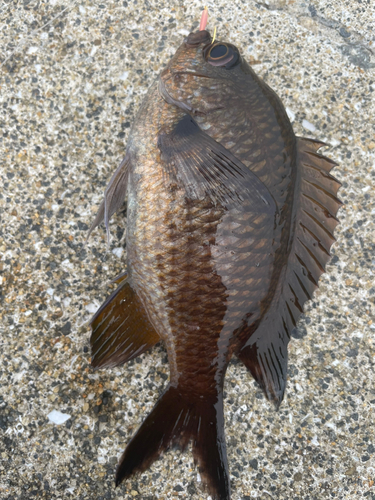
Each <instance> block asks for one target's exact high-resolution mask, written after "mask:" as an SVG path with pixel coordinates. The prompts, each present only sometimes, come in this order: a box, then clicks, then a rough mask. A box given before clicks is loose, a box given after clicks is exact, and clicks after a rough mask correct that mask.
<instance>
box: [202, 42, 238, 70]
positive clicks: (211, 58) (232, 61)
mask: <svg viewBox="0 0 375 500" xmlns="http://www.w3.org/2000/svg"><path fill="white" fill-rule="evenodd" d="M203 55H204V57H205V59H206V61H207V62H208V63H209V64H211V65H212V66H221V67H224V68H225V69H231V68H234V66H237V64H238V63H239V62H240V60H241V58H240V54H239V53H238V50H237V49H236V47H234V45H231V44H227V43H222V42H217V43H215V44H210V45H208V46H206V47H205V48H204V50H203Z"/></svg>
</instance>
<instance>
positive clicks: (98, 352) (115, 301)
mask: <svg viewBox="0 0 375 500" xmlns="http://www.w3.org/2000/svg"><path fill="white" fill-rule="evenodd" d="M121 278H122V281H121V283H120V286H119V287H118V288H117V289H116V290H115V291H114V292H113V293H112V294H111V295H110V296H109V297H108V299H107V300H106V301H105V302H104V303H103V305H102V306H101V307H100V309H99V310H98V311H97V313H96V314H95V316H94V317H93V319H92V321H91V329H92V334H91V338H90V344H91V354H92V357H91V365H92V366H93V367H95V368H104V367H113V366H118V365H121V364H123V363H126V362H127V361H129V360H131V359H133V358H135V357H136V356H139V355H140V354H142V353H143V352H145V351H146V350H148V349H149V348H151V347H152V346H153V345H155V344H156V343H157V342H158V341H159V340H160V339H159V336H158V334H157V333H156V331H155V329H154V327H153V326H152V325H151V323H150V321H149V319H148V316H147V313H146V311H145V310H144V307H143V304H142V303H141V301H140V300H139V298H138V296H137V294H136V293H135V292H134V290H133V289H132V288H131V286H130V285H129V283H128V282H126V281H125V279H124V278H123V277H122V276H121ZM119 281H120V280H119Z"/></svg>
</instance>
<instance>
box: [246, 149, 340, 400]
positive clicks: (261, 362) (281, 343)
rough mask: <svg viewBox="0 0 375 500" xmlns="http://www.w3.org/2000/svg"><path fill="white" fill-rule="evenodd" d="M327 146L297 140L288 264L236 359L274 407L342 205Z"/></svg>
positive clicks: (327, 258)
mask: <svg viewBox="0 0 375 500" xmlns="http://www.w3.org/2000/svg"><path fill="white" fill-rule="evenodd" d="M323 145H324V143H321V142H319V141H313V140H309V139H297V147H298V157H297V165H298V178H299V185H300V193H299V195H298V196H296V198H295V208H294V214H295V219H296V226H295V229H294V237H293V242H292V246H291V249H290V252H289V258H288V261H287V264H286V266H285V268H284V269H283V271H282V273H281V275H280V278H279V282H278V285H277V289H276V292H275V295H274V298H273V300H272V303H271V305H270V306H269V307H268V309H267V312H266V313H265V315H264V316H263V318H262V320H261V322H260V325H259V327H258V328H257V330H256V331H255V333H254V334H253V335H252V336H251V337H250V338H249V340H248V341H247V343H246V344H245V346H244V347H243V348H242V350H241V351H240V352H239V353H238V357H239V358H240V359H241V361H243V363H244V364H245V365H246V366H247V368H248V369H249V370H250V371H251V373H252V375H253V376H254V378H255V379H256V380H257V381H258V383H259V384H260V386H261V387H262V389H263V391H264V392H265V394H266V396H267V398H268V399H269V400H271V401H273V402H274V403H275V404H276V406H279V404H280V403H281V401H282V398H283V395H284V391H285V384H286V376H287V364H288V343H289V340H290V335H291V332H292V330H293V328H295V326H296V324H297V321H298V318H299V317H300V315H301V313H302V311H303V305H304V303H305V302H306V301H307V300H309V299H311V297H312V294H313V292H314V290H315V289H316V287H317V286H318V280H319V277H320V276H321V274H322V273H323V272H324V269H325V266H326V264H327V262H328V260H329V258H330V253H329V252H330V248H331V246H332V244H333V242H334V241H335V238H334V236H333V231H334V229H335V227H336V225H337V224H338V220H337V218H336V214H337V211H338V209H339V208H340V206H341V205H342V203H341V202H340V201H339V200H338V199H337V198H336V194H337V191H338V189H339V187H340V183H339V182H338V181H337V180H336V179H335V178H334V177H332V176H331V175H330V174H329V172H330V170H331V169H332V168H333V167H334V166H335V165H337V164H336V163H335V162H333V161H332V160H330V159H329V158H326V157H325V156H322V155H320V154H319V153H317V150H318V149H319V148H320V147H321V146H323ZM297 185H298V183H297Z"/></svg>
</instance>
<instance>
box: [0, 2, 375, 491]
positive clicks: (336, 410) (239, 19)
mask: <svg viewBox="0 0 375 500" xmlns="http://www.w3.org/2000/svg"><path fill="white" fill-rule="evenodd" d="M207 5H208V7H209V11H210V19H209V26H208V28H209V29H210V30H211V31H212V30H213V28H214V27H215V26H217V29H218V36H219V37H220V38H221V39H223V40H229V41H230V42H232V43H234V44H235V45H237V46H238V47H239V48H240V50H241V52H242V53H243V54H244V56H245V58H246V59H247V60H248V61H249V62H250V63H251V64H252V65H253V67H254V69H255V70H256V72H257V73H258V74H259V75H260V76H262V77H263V78H264V79H265V80H266V81H267V83H268V84H269V85H271V87H272V88H273V89H275V91H276V92H277V93H278V95H279V96H280V97H281V99H282V100H283V102H284V104H285V106H286V108H287V111H288V114H289V116H290V118H291V120H292V121H293V126H294V128H295V131H296V133H297V134H298V135H302V136H307V137H313V138H316V139H319V140H322V141H325V142H326V143H327V144H328V146H327V147H326V148H325V149H324V150H322V151H324V154H326V155H327V156H329V157H330V158H332V159H333V160H335V161H337V163H338V164H339V166H338V167H336V168H335V169H334V171H333V174H334V175H335V176H336V177H337V178H338V179H339V180H340V181H341V182H342V188H341V189H340V192H339V196H340V198H341V200H342V201H343V202H344V203H345V206H344V207H343V208H342V209H341V210H340V212H339V219H340V222H341V224H340V226H339V227H338V229H337V231H336V233H335V234H336V238H337V242H336V243H335V245H334V247H333V250H332V255H333V257H332V260H331V261H330V264H329V265H328V266H327V273H326V274H325V275H324V276H323V277H322V278H321V280H320V288H319V290H318V291H317V292H316V293H315V294H314V298H313V300H312V301H310V302H309V303H308V304H307V307H306V308H305V314H304V315H303V317H302V319H301V321H300V322H299V324H298V328H297V329H296V330H295V331H294V333H293V337H294V338H293V339H292V342H291V343H290V349H289V354H290V365H289V379H288V386H287V392H286V397H285V400H284V402H283V403H282V405H281V408H280V410H279V411H278V412H276V411H275V410H274V409H273V408H272V407H271V406H270V404H269V403H268V402H267V401H266V400H265V398H264V397H263V395H262V393H261V391H260V390H259V388H257V387H256V385H255V383H254V382H253V381H252V379H251V377H250V376H249V374H248V373H247V372H246V370H245V369H244V367H243V366H241V364H240V363H239V362H238V361H233V362H232V363H231V364H230V366H229V369H228V373H227V377H226V383H225V424H226V433H227V444H228V459H229V465H230V472H231V482H232V498H233V500H240V499H241V500H249V499H262V500H266V499H267V500H269V499H274V500H276V499H278V500H284V499H285V500H286V499H288V500H313V499H314V500H323V499H324V500H325V499H331V498H334V499H347V500H349V499H350V500H359V499H362V498H366V499H367V500H371V499H375V486H374V481H375V432H374V410H375V374H374V361H375V342H374V337H375V317H374V311H375V280H374V272H375V224H374V217H375V201H374V187H375V125H374V116H375V92H374V89H375V56H374V50H375V47H374V41H375V37H374V33H375V13H374V5H373V2H372V0H336V1H335V2H330V1H328V0H310V1H309V0H306V1H299V0H295V1H292V0H264V1H259V2H255V1H253V0H246V1H245V0H244V1H240V0H236V1H234V2H223V1H222V0H216V1H215V2H213V1H209V2H208V3H207ZM202 8H203V4H201V3H199V2H197V1H192V2H182V1H177V0H169V1H168V2H166V1H157V0H144V1H141V0H138V1H137V0H134V1H130V0H129V1H119V0H116V1H115V0H108V1H103V2H102V3H100V2H99V1H93V0H92V1H89V0H80V1H60V0H50V1H46V0H44V1H43V0H24V1H22V2H21V1H14V2H10V1H8V2H3V3H2V4H1V5H0V64H1V68H0V124H1V128H0V149H1V171H0V175H1V189H0V206H1V212H0V217H1V224H0V252H1V261H0V276H1V277H0V280H1V301H2V302H1V309H0V335H1V336H0V497H1V498H4V499H7V500H15V499H17V500H18V499H22V500H23V499H31V498H40V499H56V500H57V499H69V498H72V499H73V498H74V499H79V500H83V499H94V500H96V499H98V500H102V499H126V500H127V499H130V498H140V499H145V500H146V499H149V500H151V499H156V498H159V499H164V498H170V499H179V498H181V499H182V498H188V499H192V500H198V499H203V498H207V495H206V494H205V493H204V492H203V491H202V489H201V487H200V481H199V475H198V473H197V470H196V468H195V466H194V463H193V460H192V456H191V453H189V451H187V452H185V453H184V454H181V453H180V452H178V451H174V450H172V451H169V452H168V453H166V454H165V455H164V457H163V458H162V459H161V460H159V461H157V462H156V463H155V464H154V465H153V466H152V467H151V468H150V469H149V470H148V471H147V472H146V473H144V474H142V475H139V476H136V477H134V478H132V479H130V480H128V481H127V482H126V483H125V484H123V485H121V486H120V487H119V488H117V489H115V487H114V470H115V467H116V464H117V461H118V458H119V456H120V455H121V453H122V451H123V449H124V447H125V445H126V443H127V442H128V441H129V439H130V437H131V435H132V434H133V433H134V432H135V430H136V429H137V427H138V426H139V425H140V423H141V422H142V420H143V418H144V416H145V415H146V414H147V413H148V412H149V411H150V410H151V408H152V407H153V404H154V402H155V401H156V399H157V397H158V395H159V394H160V393H161V391H162V389H163V387H165V385H166V384H167V380H168V374H169V371H168V364H167V357H166V352H165V349H164V348H163V347H162V346H158V347H156V348H155V349H154V350H153V351H152V352H151V353H147V354H145V355H142V356H141V357H139V358H138V359H136V360H134V361H131V362H130V363H128V364H127V365H126V366H124V367H121V368H117V369H112V370H107V371H97V372H94V371H93V370H92V369H91V367H90V352H89V349H88V345H89V325H88V323H89V320H90V318H91V316H92V314H93V313H94V312H95V311H96V309H97V308H98V306H99V305H100V304H101V302H102V301H103V300H104V298H105V297H106V296H107V295H108V294H109V292H110V290H112V289H113V286H114V285H111V284H110V280H111V279H112V278H113V277H114V276H116V275H117V274H119V273H120V272H121V271H123V270H124V262H125V253H126V249H124V231H125V227H126V214H125V212H124V211H122V212H120V213H119V214H118V215H117V216H116V217H114V218H113V220H112V222H111V234H112V240H111V244H110V247H109V248H107V245H106V241H105V231H104V230H103V228H102V227H101V228H99V229H97V230H96V231H95V232H94V234H93V236H92V238H91V239H90V241H89V242H88V243H87V244H85V239H86V235H87V229H88V227H89V225H90V224H91V221H92V219H93V216H94V214H95V212H96V210H97V208H98V205H99V203H100V201H101V198H102V193H103V191H104V189H105V185H106V183H107V182H108V179H109V178H110V176H111V173H112V172H113V171H114V169H115V168H116V167H117V165H118V163H119V162H120V161H121V159H122V158H123V156H124V150H125V145H126V141H127V136H128V133H129V127H130V125H131V123H132V121H133V119H134V115H135V113H136V111H137V109H138V107H139V104H140V102H141V100H142V98H143V96H144V94H145V92H146V90H147V88H148V87H149V85H150V84H151V82H152V81H153V80H154V78H155V77H156V76H157V74H158V73H159V72H160V71H161V69H162V68H163V67H164V66H165V64H166V63H167V61H168V60H169V58H170V57H171V56H172V55H173V53H174V51H175V50H176V49H177V47H178V46H179V44H180V43H181V42H182V40H183V38H184V36H186V34H187V33H188V32H189V31H190V30H191V28H192V27H194V28H196V27H197V25H198V22H199V17H200V12H201V10H202Z"/></svg>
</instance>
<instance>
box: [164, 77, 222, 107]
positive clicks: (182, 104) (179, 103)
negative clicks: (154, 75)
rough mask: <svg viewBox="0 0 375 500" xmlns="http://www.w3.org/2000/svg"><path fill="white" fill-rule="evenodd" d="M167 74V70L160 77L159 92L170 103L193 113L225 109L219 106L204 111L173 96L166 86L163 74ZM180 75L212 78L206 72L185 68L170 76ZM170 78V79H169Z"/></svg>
mask: <svg viewBox="0 0 375 500" xmlns="http://www.w3.org/2000/svg"><path fill="white" fill-rule="evenodd" d="M164 75H165V72H163V73H162V74H161V75H160V77H159V86H158V89H159V94H160V95H161V96H162V98H163V99H164V100H165V102H167V103H168V104H173V105H174V106H177V107H178V108H180V109H182V110H184V111H187V112H188V113H190V114H192V115H195V116H196V115H207V114H208V113H211V112H212V111H217V110H219V109H223V106H217V107H216V108H213V109H210V110H208V111H202V110H200V109H197V108H194V107H193V106H190V105H189V104H187V103H186V102H184V101H180V100H178V99H175V98H174V97H172V96H171V94H170V93H169V92H168V90H167V88H166V86H165V81H164V78H163V76H164ZM180 75H193V76H197V77H199V78H211V77H210V76H208V75H205V74H204V73H199V72H197V71H188V70H183V71H178V72H176V73H173V74H171V75H170V76H169V78H172V79H173V78H175V77H176V76H180ZM169 78H168V79H169Z"/></svg>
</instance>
